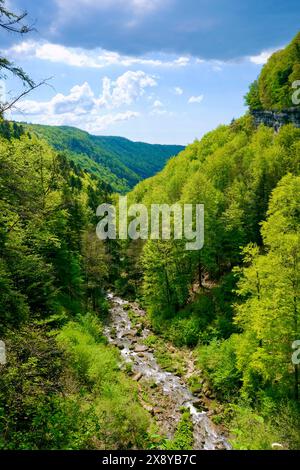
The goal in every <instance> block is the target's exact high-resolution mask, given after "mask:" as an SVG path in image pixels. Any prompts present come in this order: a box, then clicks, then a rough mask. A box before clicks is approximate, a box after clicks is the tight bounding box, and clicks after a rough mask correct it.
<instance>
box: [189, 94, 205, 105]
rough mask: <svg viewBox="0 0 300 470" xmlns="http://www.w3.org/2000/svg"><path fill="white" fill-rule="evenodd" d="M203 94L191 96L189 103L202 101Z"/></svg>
mask: <svg viewBox="0 0 300 470" xmlns="http://www.w3.org/2000/svg"><path fill="white" fill-rule="evenodd" d="M203 98H204V95H199V96H191V97H190V98H189V100H188V103H189V104H192V103H201V102H202V101H203Z"/></svg>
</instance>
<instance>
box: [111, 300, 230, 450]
mask: <svg viewBox="0 0 300 470" xmlns="http://www.w3.org/2000/svg"><path fill="white" fill-rule="evenodd" d="M108 300H109V301H110V303H111V308H110V322H109V325H107V326H106V327H105V329H104V332H105V335H106V336H107V338H108V341H109V343H110V344H113V345H115V346H116V347H118V348H119V349H120V352H121V356H122V358H123V360H124V362H125V363H131V367H132V371H133V373H134V374H136V377H137V378H138V380H139V379H142V378H143V380H144V379H146V380H149V381H151V382H155V384H156V386H157V388H158V390H159V392H160V393H161V394H162V396H165V398H166V399H170V400H171V403H172V404H173V406H170V407H168V417H167V418H168V422H169V423H171V428H172V427H173V432H174V430H175V429H176V424H177V423H178V421H179V419H180V416H181V414H180V408H181V407H186V408H188V409H189V410H190V413H191V419H192V422H193V426H194V446H193V448H194V450H218V449H230V445H229V443H228V442H227V441H226V439H225V437H224V436H222V434H221V433H220V432H219V431H218V430H217V428H216V426H215V425H214V424H213V423H212V421H211V420H210V418H209V417H208V416H207V412H205V411H199V410H198V409H197V408H196V406H195V405H196V403H197V401H199V399H198V398H197V397H196V396H194V395H193V394H192V393H191V392H190V390H189V388H188V386H187V385H186V383H184V381H183V379H182V378H180V377H178V376H177V375H175V374H173V373H171V372H166V371H164V370H163V369H162V368H161V367H160V366H159V364H158V363H157V361H156V359H155V357H154V354H153V350H151V348H148V347H147V346H145V345H144V344H143V339H146V338H147V336H149V335H150V334H151V331H150V330H149V329H148V328H143V329H142V331H141V334H140V336H139V337H137V336H136V331H135V330H134V329H133V327H132V324H131V321H130V319H129V315H128V306H129V307H130V309H133V310H135V312H136V313H138V315H139V316H140V317H141V318H142V317H145V312H144V311H143V310H141V309H140V308H139V307H138V306H137V305H136V304H133V303H129V302H127V301H125V300H123V299H121V298H119V297H117V296H115V295H114V294H112V293H109V294H108ZM124 307H125V308H124ZM169 427H170V426H169ZM168 437H169V438H171V437H172V431H170V432H169V435H168Z"/></svg>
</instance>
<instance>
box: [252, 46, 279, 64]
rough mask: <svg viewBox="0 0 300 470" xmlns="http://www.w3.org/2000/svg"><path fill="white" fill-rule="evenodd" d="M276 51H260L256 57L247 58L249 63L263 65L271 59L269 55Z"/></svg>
mask: <svg viewBox="0 0 300 470" xmlns="http://www.w3.org/2000/svg"><path fill="white" fill-rule="evenodd" d="M275 50H276V49H272V50H268V51H262V52H261V53H260V54H258V55H252V56H250V57H249V60H250V62H252V63H253V64H256V65H263V64H265V63H266V62H267V61H268V59H269V58H270V57H271V55H272V54H273V53H274V52H275Z"/></svg>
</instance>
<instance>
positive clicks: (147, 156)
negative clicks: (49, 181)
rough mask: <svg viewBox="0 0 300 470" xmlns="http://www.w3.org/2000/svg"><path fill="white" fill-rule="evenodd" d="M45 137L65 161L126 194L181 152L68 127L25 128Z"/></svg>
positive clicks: (174, 146)
mask: <svg viewBox="0 0 300 470" xmlns="http://www.w3.org/2000/svg"><path fill="white" fill-rule="evenodd" d="M25 127H26V129H28V130H30V131H31V132H34V133H36V134H37V135H39V136H40V137H44V138H45V139H46V140H47V141H48V143H49V144H50V145H51V146H52V147H54V148H55V149H56V150H60V151H65V155H66V157H67V158H68V159H71V160H74V161H75V162H76V163H78V165H80V167H81V168H84V169H86V170H88V171H89V172H90V173H93V174H95V175H97V176H98V177H100V178H101V179H102V180H103V181H105V182H106V183H107V184H109V185H110V186H111V188H112V189H113V190H114V191H118V192H125V191H128V190H129V189H131V188H133V186H135V184H137V183H138V182H139V181H140V180H142V179H144V178H147V177H149V176H152V175H154V174H155V173H157V172H158V171H159V170H161V169H162V168H163V166H164V164H165V163H166V161H167V160H168V159H169V158H170V157H173V156H175V155H177V153H178V152H180V151H181V150H182V149H183V147H182V146H180V145H151V144H145V143H143V142H132V141H130V140H128V139H124V138H122V137H103V136H94V135H90V134H88V133H87V132H85V131H82V130H80V129H76V128H75V127H67V126H61V127H58V126H42V125H38V124H35V125H33V124H31V125H25Z"/></svg>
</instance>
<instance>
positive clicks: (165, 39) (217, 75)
mask: <svg viewBox="0 0 300 470" xmlns="http://www.w3.org/2000/svg"><path fill="white" fill-rule="evenodd" d="M8 4H9V6H10V8H13V9H16V10H19V11H20V10H24V9H26V10H27V11H28V13H29V21H30V22H34V23H35V27H36V29H37V31H35V32H32V33H30V34H29V35H25V36H23V37H16V36H14V35H8V36H7V35H4V34H1V36H0V40H1V44H2V48H3V49H5V54H6V56H8V57H9V58H11V59H13V60H14V61H15V62H16V63H18V64H20V65H21V66H22V67H23V68H24V69H25V70H26V71H27V72H28V73H29V74H30V75H31V76H32V77H33V78H34V79H35V80H36V81H39V80H41V79H44V78H48V77H52V78H51V80H50V81H49V83H50V84H51V86H43V87H41V88H39V89H38V90H36V91H34V92H33V93H32V94H30V95H28V96H27V97H26V99H25V100H23V101H22V102H21V103H19V105H18V110H15V111H14V113H13V117H14V118H15V119H19V120H24V121H28V122H39V123H45V124H57V125H62V124H64V125H73V126H76V127H79V128H81V129H84V130H87V131H88V132H90V133H93V134H102V135H122V136H124V137H128V138H130V139H132V140H142V141H146V142H151V143H154V142H155V143H177V144H187V143H189V142H192V141H193V140H194V139H195V138H200V137H201V136H202V135H203V134H204V133H205V132H207V131H209V130H211V129H213V128H215V127H216V126H217V125H219V124H221V123H228V122H230V121H231V119H232V118H233V117H238V116H240V115H242V114H243V113H244V112H245V107H244V104H243V96H244V94H245V93H246V91H247V88H248V85H249V83H250V82H251V81H253V80H254V79H255V78H256V77H257V75H258V74H259V72H260V69H261V67H262V65H263V63H264V62H265V61H266V60H267V58H268V56H269V55H270V53H271V52H273V51H274V50H277V49H279V48H281V47H283V46H284V45H286V44H287V43H288V42H289V41H290V40H291V39H292V38H293V36H295V34H296V33H297V32H298V30H299V24H300V22H299V19H300V4H299V1H297V2H296V1H293V0H286V1H284V2H283V1H277V0H272V1H269V0H265V1H261V2H254V1H248V0H244V1H236V0H41V1H39V2H37V1H34V0H22V1H21V0H20V1H19V0H9V2H8ZM16 87H17V83H16V82H15V81H13V80H12V81H9V82H8V83H7V91H8V92H10V90H12V93H15V92H16Z"/></svg>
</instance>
